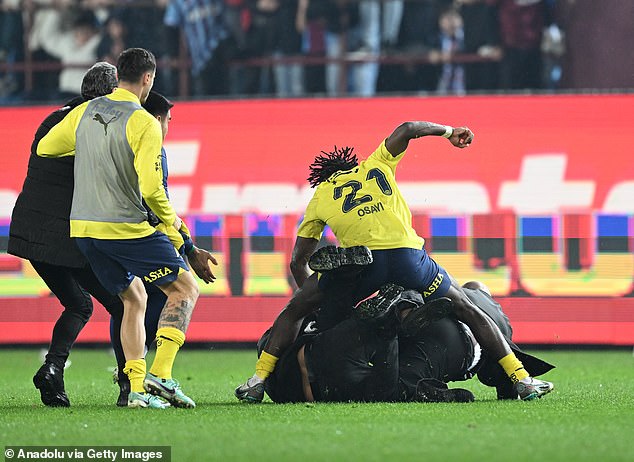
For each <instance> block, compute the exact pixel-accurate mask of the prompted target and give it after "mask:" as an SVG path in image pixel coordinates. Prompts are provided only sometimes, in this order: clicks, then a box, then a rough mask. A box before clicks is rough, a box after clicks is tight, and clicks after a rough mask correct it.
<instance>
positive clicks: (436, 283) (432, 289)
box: [423, 273, 445, 297]
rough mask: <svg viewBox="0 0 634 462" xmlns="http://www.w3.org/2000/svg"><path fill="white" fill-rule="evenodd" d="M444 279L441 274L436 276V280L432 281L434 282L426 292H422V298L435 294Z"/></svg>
mask: <svg viewBox="0 0 634 462" xmlns="http://www.w3.org/2000/svg"><path fill="white" fill-rule="evenodd" d="M444 277H445V276H444V275H443V274H442V273H438V276H436V279H434V282H432V283H431V285H430V286H429V287H428V288H427V290H425V291H424V292H423V297H429V296H430V295H432V294H433V293H434V292H436V289H438V287H439V286H440V284H441V283H442V280H443V279H444Z"/></svg>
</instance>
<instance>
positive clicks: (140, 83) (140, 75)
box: [117, 48, 156, 103]
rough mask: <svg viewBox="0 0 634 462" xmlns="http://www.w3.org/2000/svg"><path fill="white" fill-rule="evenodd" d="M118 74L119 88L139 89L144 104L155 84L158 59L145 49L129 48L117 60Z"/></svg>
mask: <svg viewBox="0 0 634 462" xmlns="http://www.w3.org/2000/svg"><path fill="white" fill-rule="evenodd" d="M117 72H118V74H119V86H121V87H134V89H135V90H137V89H138V90H139V93H140V94H138V95H137V96H139V99H140V100H141V103H143V102H144V101H145V100H146V98H147V96H148V94H149V93H150V90H151V89H152V85H153V84H154V76H155V75H156V58H155V57H154V54H152V52H151V51H148V50H146V49H144V48H128V49H126V50H123V51H122V52H121V54H120V55H119V59H117Z"/></svg>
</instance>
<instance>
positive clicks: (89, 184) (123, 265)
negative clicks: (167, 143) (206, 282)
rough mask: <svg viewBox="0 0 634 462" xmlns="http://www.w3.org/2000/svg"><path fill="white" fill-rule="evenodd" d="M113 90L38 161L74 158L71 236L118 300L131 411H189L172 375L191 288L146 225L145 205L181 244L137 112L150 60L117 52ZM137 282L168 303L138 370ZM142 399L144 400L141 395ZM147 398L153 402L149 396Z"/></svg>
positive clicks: (44, 147) (146, 121) (141, 335)
mask: <svg viewBox="0 0 634 462" xmlns="http://www.w3.org/2000/svg"><path fill="white" fill-rule="evenodd" d="M117 72H118V77H119V88H117V89H116V90H115V91H114V92H113V93H112V94H110V95H108V96H104V97H101V98H95V99H93V100H92V101H89V102H87V103H84V104H81V105H79V106H77V107H76V108H75V109H73V110H72V111H71V112H70V113H69V114H68V115H67V116H66V117H65V118H64V119H63V120H62V121H61V122H60V123H59V124H57V125H56V126H55V127H53V128H52V129H51V130H50V131H49V133H48V134H47V135H46V136H45V137H44V138H42V140H41V141H40V143H39V144H38V147H37V154H38V155H39V156H42V157H63V156H68V155H75V165H74V179H75V186H74V191H73V201H72V206H71V213H70V234H71V237H74V238H75V241H76V243H77V246H78V247H79V249H80V250H81V252H82V253H83V254H84V255H85V256H86V259H87V260H88V262H89V263H90V266H91V267H92V269H93V271H94V272H95V274H96V275H97V277H98V279H99V281H100V282H101V284H102V285H103V286H104V287H105V288H106V289H107V290H108V291H109V292H110V293H112V294H118V295H119V297H120V298H121V300H122V301H123V307H124V313H123V320H122V323H121V343H122V346H123V351H124V353H125V358H126V363H125V370H124V372H125V373H126V374H127V375H128V378H129V379H130V389H131V391H130V394H129V397H128V406H129V407H154V408H164V407H167V406H169V405H168V404H167V403H164V402H163V401H162V400H160V399H159V398H157V397H156V396H153V395H155V394H160V395H161V396H162V397H164V398H166V399H168V401H169V402H170V404H172V405H174V406H179V407H189V408H192V407H195V403H194V401H193V400H192V399H191V398H189V397H188V396H186V395H185V394H184V393H183V392H182V390H181V388H180V386H179V384H178V382H177V381H176V380H175V379H174V378H173V377H172V366H173V363H174V359H175V357H176V354H177V352H178V350H179V348H180V347H181V346H182V345H183V343H184V341H185V332H186V331H187V327H188V325H189V321H190V319H191V314H192V311H193V309H194V306H195V304H196V300H197V299H198V294H199V290H198V285H197V284H196V281H195V280H194V278H193V276H192V275H191V274H190V272H189V268H188V266H187V264H186V263H185V261H184V260H183V258H181V256H180V255H179V254H178V253H177V252H176V250H175V249H174V246H173V245H172V243H171V242H170V240H169V238H168V237H167V236H166V235H165V234H163V233H161V232H159V231H157V230H156V229H155V228H153V227H152V226H151V225H150V224H149V223H148V215H147V212H146V210H145V208H144V207H143V204H142V202H141V199H142V198H143V199H144V200H145V202H146V203H147V205H148V206H149V207H150V208H151V209H152V211H153V212H154V213H155V214H156V216H157V217H158V218H159V220H160V221H161V222H163V223H164V224H165V225H166V226H168V227H169V226H171V227H173V228H174V230H175V231H183V232H185V233H186V234H187V235H189V231H188V230H187V227H186V226H184V225H183V222H182V220H181V219H180V218H179V217H178V216H177V215H176V212H175V211H174V209H173V207H172V205H171V204H170V202H169V199H168V197H167V195H166V192H165V188H164V186H163V173H162V168H161V146H162V142H163V137H162V132H161V126H160V124H159V122H158V121H157V119H155V118H154V117H153V116H152V115H150V114H149V113H148V112H147V111H145V110H144V109H143V108H142V107H141V103H143V102H145V100H146V99H147V96H148V94H149V92H150V90H151V89H152V85H153V83H154V77H155V75H156V59H155V58H154V55H153V54H152V53H151V52H149V51H147V50H144V49H142V48H129V49H127V50H124V51H123V52H122V53H121V54H120V55H119V58H118V60H117ZM143 282H146V283H151V284H154V285H156V286H158V287H159V288H160V289H161V290H162V291H163V292H164V293H165V294H166V295H167V302H166V303H165V306H164V307H163V311H162V315H161V317H162V322H161V325H160V326H159V329H158V331H157V333H156V337H157V352H156V356H155V358H154V363H153V364H152V367H151V368H150V370H149V374H148V373H147V372H148V371H146V364H145V358H144V356H145V329H144V325H143V324H144V317H145V309H146V302H147V294H146V291H145V289H144V286H143ZM146 391H147V393H146ZM150 393H151V394H150Z"/></svg>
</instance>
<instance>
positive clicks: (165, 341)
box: [150, 327, 185, 379]
mask: <svg viewBox="0 0 634 462" xmlns="http://www.w3.org/2000/svg"><path fill="white" fill-rule="evenodd" d="M183 343H185V334H184V333H183V332H181V331H180V330H178V329H176V328H175V327H161V328H160V329H159V330H157V331H156V356H155V357H154V362H153V363H152V367H151V368H150V374H153V375H155V376H157V377H160V378H162V379H171V378H172V367H173V366H174V360H175V359H176V353H178V349H179V348H180V347H181V346H183Z"/></svg>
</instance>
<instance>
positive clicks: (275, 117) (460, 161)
mask: <svg viewBox="0 0 634 462" xmlns="http://www.w3.org/2000/svg"><path fill="white" fill-rule="evenodd" d="M52 109H53V108H50V107H32V108H3V109H0V137H1V138H0V139H2V140H3V144H2V150H3V155H2V156H1V160H0V167H1V168H0V228H1V229H3V230H4V233H3V235H4V236H6V235H7V234H8V223H9V219H10V214H11V209H12V207H13V201H14V200H15V197H17V194H18V193H19V191H20V189H21V185H22V181H23V179H24V175H25V172H26V164H27V162H28V151H29V147H30V143H31V141H32V137H33V134H34V132H35V130H36V128H37V126H38V125H39V123H40V122H41V120H42V119H43V118H44V117H45V116H46V115H47V114H48V113H49V112H50V111H51V110H52ZM172 117H173V119H172V123H171V125H170V131H169V134H168V138H167V144H166V148H167V151H168V157H169V164H170V193H171V196H172V198H173V202H174V204H175V206H176V208H177V210H178V212H179V213H180V214H181V215H183V216H186V217H188V221H189V222H190V228H192V230H193V232H194V234H197V236H199V237H200V236H203V237H210V238H211V241H209V242H213V250H214V252H215V253H216V254H217V255H219V259H220V260H221V268H219V269H218V272H219V274H220V277H219V283H218V284H217V286H216V288H213V289H209V288H204V290H203V293H204V294H205V295H204V297H203V298H202V300H201V303H200V307H199V309H200V311H199V313H201V314H200V315H198V316H202V318H198V317H197V315H195V316H194V322H193V324H192V326H191V328H190V332H189V338H190V339H193V340H198V341H251V340H254V339H256V338H257V336H258V333H259V332H260V331H261V330H262V329H263V328H265V327H266V326H267V325H268V323H270V321H271V320H272V319H273V318H274V316H275V314H276V313H277V311H279V309H281V307H282V306H283V304H284V300H285V297H287V296H288V294H289V293H290V291H291V290H292V288H291V287H290V285H289V284H288V281H287V276H288V271H287V267H288V256H289V250H290V247H291V246H292V241H293V235H294V226H295V225H296V223H297V220H298V219H299V218H301V213H302V210H303V207H304V205H305V204H306V202H307V200H308V198H309V197H310V189H309V188H308V187H307V182H306V177H307V176H308V165H309V164H310V163H311V161H312V160H313V158H314V156H315V155H317V154H319V153H320V152H321V151H322V150H323V151H327V150H331V149H332V148H333V146H335V145H336V146H352V147H354V148H355V153H357V155H358V156H359V157H360V158H364V157H366V156H367V155H368V154H369V153H371V152H372V151H373V150H374V149H375V148H376V146H377V145H378V144H379V143H380V142H381V141H382V139H384V138H385V137H386V136H388V135H389V134H390V133H391V131H392V130H393V129H394V128H395V127H396V126H397V125H398V124H400V123H401V122H404V121H409V120H430V121H434V122H439V123H443V124H450V125H454V126H459V125H467V126H469V127H470V128H471V129H472V130H473V131H474V133H475V140H474V142H473V145H472V146H471V147H469V148H468V149H465V150H457V149H454V148H452V147H451V146H450V145H449V143H447V141H446V140H444V139H442V138H440V137H437V138H430V139H422V140H414V141H412V142H411V143H410V147H409V149H408V154H407V155H406V157H405V159H404V160H403V161H402V162H401V164H400V165H399V167H398V170H397V179H398V181H399V185H400V187H401V189H402V192H403V194H404V195H405V197H406V198H407V200H408V202H409V203H410V205H411V207H412V210H413V213H414V225H415V227H416V229H417V231H418V232H419V234H421V235H423V236H424V237H426V238H427V242H428V244H427V245H428V250H430V252H431V253H432V254H433V255H434V257H435V258H436V259H437V260H438V261H439V262H440V263H441V264H442V265H443V266H445V267H446V268H447V270H448V271H449V272H451V273H452V274H454V276H456V277H457V278H458V279H459V280H463V279H465V280H467V279H480V280H483V281H484V282H486V283H487V284H488V285H489V286H490V287H491V288H492V291H493V292H494V294H495V295H496V296H498V297H502V298H501V299H502V300H503V301H504V305H505V307H506V308H507V309H508V310H509V314H510V315H511V319H512V320H513V321H514V324H515V327H516V335H517V338H518V341H520V342H525V343H607V344H610V343H612V344H634V329H632V323H633V322H634V315H633V314H632V313H634V298H630V297H629V295H631V294H632V290H633V286H632V281H633V275H634V257H633V256H632V250H633V248H634V224H633V223H634V221H633V219H632V216H633V215H634V200H632V199H633V198H634V162H631V161H630V159H629V157H630V156H629V155H628V154H629V152H628V151H629V150H628V148H629V143H628V139H629V131H630V127H631V126H632V123H633V122H634V95H587V96H578V95H577V96H573V95H569V96H538V97H536V96H495V97H492V96H489V97H462V98H450V97H443V98H441V97H434V98H423V97H407V98H375V99H337V100H335V99H304V100H257V101H256V100H253V101H213V102H212V101H210V102H187V103H185V102H183V103H180V102H177V103H176V106H175V107H174V108H173V110H172ZM3 223H4V225H5V226H2V224H3ZM258 233H259V234H258ZM262 233H264V235H270V236H271V237H272V238H273V239H274V241H275V244H274V247H273V248H272V249H267V250H266V251H261V249H258V248H256V247H255V246H252V245H251V242H252V240H251V239H250V238H251V237H252V236H257V235H260V234H262ZM231 238H233V239H235V238H237V239H242V240H243V241H244V246H243V248H242V253H241V254H240V255H239V256H238V258H237V259H236V258H230V257H231V255H230V254H231V252H232V250H230V248H229V247H230V245H229V239H231ZM443 239H444V240H443ZM454 241H455V242H454ZM201 242H202V241H201ZM447 242H449V244H447ZM447 245H448V247H447ZM487 249H488V250H487ZM492 249H494V250H492ZM0 257H2V259H1V261H0V307H1V308H2V309H1V310H0V322H3V323H6V324H4V326H5V327H8V326H11V329H12V330H11V331H12V332H14V334H13V335H11V336H6V337H5V338H4V340H3V341H5V342H8V343H12V342H13V343H14V342H21V341H25V342H42V341H46V338H47V337H46V335H48V334H49V333H50V327H51V322H52V321H53V320H54V318H51V317H50V314H47V313H57V312H58V308H57V307H58V306H59V305H58V304H57V302H56V300H55V299H54V298H52V297H48V296H47V295H48V292H47V291H46V288H45V287H42V285H41V284H40V283H38V282H36V281H37V278H36V277H35V275H34V274H33V273H32V270H30V268H29V267H28V265H25V264H23V263H20V262H17V261H16V260H15V259H13V258H12V257H10V256H6V255H0ZM234 257H235V255H234ZM236 261H239V265H238V266H239V268H236V267H235V265H236ZM232 265H233V266H232ZM29 278H31V279H32V280H33V282H32V283H25V282H24V281H25V280H30V279H29ZM16 281H18V283H16ZM22 287H27V288H26V289H22ZM27 301H28V302H27ZM229 306H231V307H232V308H231V309H232V310H233V309H235V310H236V311H237V312H238V313H239V315H238V319H234V320H227V319H226V317H225V316H224V315H222V314H221V313H222V312H224V310H223V309H221V310H220V311H218V312H216V310H215V308H214V307H229ZM253 306H257V307H259V308H258V309H259V310H260V311H254V309H253V308H252V307H253ZM51 310H52V311H51ZM571 312H572V313H581V314H580V317H579V318H576V317H575V316H572V315H571ZM9 313H18V315H14V314H11V315H9ZM103 322H104V319H103V318H99V316H98V317H97V319H95V322H94V325H93V326H92V327H89V328H88V330H87V331H86V332H85V333H84V334H83V335H84V337H83V340H84V341H104V340H106V338H107V329H106V328H105V324H102V323H103ZM35 326H40V327H41V329H38V328H35ZM40 331H41V333H39V332H40Z"/></svg>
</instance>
